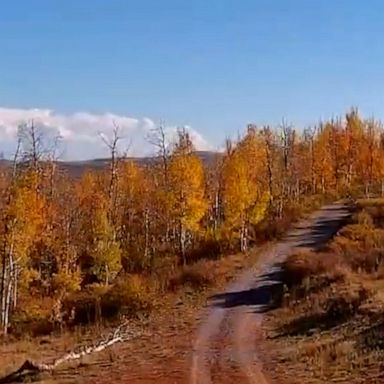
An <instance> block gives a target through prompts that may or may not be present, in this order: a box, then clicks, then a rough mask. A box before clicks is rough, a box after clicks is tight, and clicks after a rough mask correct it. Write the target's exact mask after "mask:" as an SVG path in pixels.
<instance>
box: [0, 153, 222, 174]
mask: <svg viewBox="0 0 384 384" xmlns="http://www.w3.org/2000/svg"><path fill="white" fill-rule="evenodd" d="M195 153H196V155H197V156H199V157H200V159H201V160H202V161H203V162H204V164H210V163H211V162H212V161H213V160H214V159H215V158H216V157H217V156H220V155H221V154H220V153H219V152H211V151H196V152H195ZM127 159H128V160H131V161H135V162H137V163H139V164H143V165H146V164H150V163H151V162H153V161H154V160H155V157H128V158H127ZM109 163H110V159H109V158H105V159H91V160H82V161H58V162H57V164H58V165H59V167H60V168H61V169H63V170H65V171H67V172H68V173H69V174H70V175H72V176H73V177H79V176H81V175H82V174H83V173H84V171H86V170H101V169H104V168H107V167H108V165H109ZM11 164H12V162H11V161H10V160H6V159H0V166H10V165H11Z"/></svg>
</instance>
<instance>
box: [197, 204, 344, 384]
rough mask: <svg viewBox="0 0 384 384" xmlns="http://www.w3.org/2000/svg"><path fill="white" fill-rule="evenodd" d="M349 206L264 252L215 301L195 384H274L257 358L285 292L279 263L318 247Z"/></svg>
mask: <svg viewBox="0 0 384 384" xmlns="http://www.w3.org/2000/svg"><path fill="white" fill-rule="evenodd" d="M349 215H350V209H349V207H348V205H347V204H344V203H335V204H332V205H327V206H324V207H323V208H322V209H320V210H319V211H317V212H316V213H314V214H313V215H311V216H310V217H309V218H308V219H306V220H303V221H301V222H300V223H299V224H298V225H296V226H295V227H294V229H293V230H292V231H290V232H289V233H288V234H287V236H286V237H285V238H284V239H283V240H282V241H280V242H279V243H277V244H276V245H274V246H273V247H272V248H271V249H269V250H266V251H265V252H263V253H262V254H261V255H260V257H259V260H258V263H257V264H256V265H255V266H254V267H253V268H251V269H250V270H248V271H246V272H245V273H244V274H243V275H241V276H240V278H239V279H238V280H237V281H235V282H234V283H232V284H231V285H230V286H229V287H228V289H227V290H226V291H225V292H224V293H222V294H219V295H216V296H214V297H213V298H212V302H211V304H210V306H209V307H208V309H207V311H206V314H205V317H204V321H203V322H202V324H201V325H200V328H199V329H198V332H197V336H196V339H195V343H194V346H193V353H192V361H191V371H190V384H215V383H223V384H224V383H226V382H227V383H233V382H236V383H239V384H241V383H249V384H268V382H269V381H268V379H267V377H266V376H265V374H264V372H263V370H262V363H261V361H260V356H258V354H257V345H256V335H257V333H260V332H261V330H260V326H261V322H262V319H263V312H265V311H267V310H268V309H270V305H271V303H272V301H273V300H272V298H273V295H274V292H276V289H279V287H280V288H281V280H280V278H281V270H280V267H279V264H280V263H281V262H282V261H284V259H285V258H286V256H287V255H288V253H289V252H290V251H291V250H292V249H293V248H295V247H306V248H318V247H320V246H321V245H323V244H324V243H326V242H327V241H328V240H329V238H331V237H332V236H333V235H334V234H335V232H336V231H337V230H338V229H339V228H340V226H341V225H342V224H343V222H344V221H345V220H346V219H347V218H348V217H349Z"/></svg>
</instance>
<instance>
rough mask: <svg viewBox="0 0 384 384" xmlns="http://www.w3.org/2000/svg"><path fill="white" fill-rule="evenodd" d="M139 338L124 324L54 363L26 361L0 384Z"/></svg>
mask: <svg viewBox="0 0 384 384" xmlns="http://www.w3.org/2000/svg"><path fill="white" fill-rule="evenodd" d="M138 336H139V334H138V333H133V331H131V330H129V329H127V324H126V323H123V324H122V325H120V326H119V327H118V328H116V329H115V330H114V331H113V333H111V334H110V335H109V336H108V337H107V338H106V339H104V340H101V341H99V342H97V343H96V344H94V345H91V346H83V347H81V348H80V349H79V350H77V351H76V350H74V351H71V352H69V353H67V354H65V355H63V356H61V357H59V358H58V359H56V360H54V361H53V362H52V363H39V362H35V361H31V360H26V361H25V362H24V363H23V364H22V365H21V366H20V368H18V369H17V370H16V371H14V372H12V373H10V374H8V375H7V376H5V377H3V378H1V379H0V384H10V383H13V382H15V381H20V380H21V379H24V378H26V377H31V376H35V375H37V374H39V373H42V372H52V371H54V370H55V369H56V368H58V367H59V366H60V365H62V364H64V363H66V362H69V361H73V360H78V359H80V358H82V357H83V356H86V355H90V354H93V353H97V352H101V351H103V350H104V349H107V348H109V347H110V346H112V345H113V344H116V343H122V342H125V341H128V340H131V339H133V338H135V337H138Z"/></svg>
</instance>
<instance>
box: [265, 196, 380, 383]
mask: <svg viewBox="0 0 384 384" xmlns="http://www.w3.org/2000/svg"><path fill="white" fill-rule="evenodd" d="M283 281H284V283H285V285H286V290H285V293H284V297H283V298H282V302H281V307H280V308H279V309H277V310H276V311H274V312H272V313H271V314H270V315H269V321H267V325H268V328H269V337H270V339H271V341H270V343H271V345H272V346H273V348H274V349H275V347H277V346H278V348H276V351H278V352H279V353H278V354H277V355H276V356H275V358H276V359H278V361H279V362H280V364H278V373H277V376H278V377H279V379H280V380H281V381H279V382H282V383H285V382H288V383H289V382H291V383H320V382H324V383H328V382H335V381H336V382H340V383H341V382H343V383H363V382H364V383H368V382H369V383H379V382H382V381H383V379H384V377H383V360H384V343H383V336H384V199H381V198H380V199H365V200H358V201H357V204H356V206H355V211H354V214H353V216H352V218H351V220H350V222H349V223H348V224H347V225H345V226H344V227H343V228H342V229H341V230H340V231H339V232H338V233H337V235H336V236H335V237H334V239H333V240H332V241H330V242H329V244H327V246H326V247H325V248H324V249H322V250H319V251H317V252H315V251H312V250H305V249H297V250H296V251H295V252H294V253H293V254H292V255H290V256H289V257H288V259H287V261H286V262H285V264H284V265H283ZM285 380H286V381H285ZM299 380H300V381H299Z"/></svg>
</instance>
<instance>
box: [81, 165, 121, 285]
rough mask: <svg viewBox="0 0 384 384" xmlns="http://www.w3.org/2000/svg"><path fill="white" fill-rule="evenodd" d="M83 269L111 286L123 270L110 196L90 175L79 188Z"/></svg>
mask: <svg viewBox="0 0 384 384" xmlns="http://www.w3.org/2000/svg"><path fill="white" fill-rule="evenodd" d="M78 197H79V199H80V209H81V213H80V221H81V238H80V242H81V243H82V244H81V245H80V246H81V247H82V253H83V255H82V256H83V257H82V259H83V260H82V262H83V267H85V269H86V270H87V272H88V273H91V274H93V275H94V276H96V277H97V279H98V280H99V281H104V283H105V284H106V285H108V284H109V282H110V280H111V278H113V277H114V276H115V275H116V273H117V272H119V271H120V269H121V257H120V256H121V250H120V245H119V243H118V241H116V239H115V234H114V228H113V226H112V224H111V223H110V221H109V217H108V208H109V205H108V196H106V195H105V194H104V193H103V191H102V188H100V185H99V184H98V183H97V179H96V176H95V175H94V174H92V173H87V174H86V175H84V176H83V178H82V180H81V182H80V185H79V187H78Z"/></svg>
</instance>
